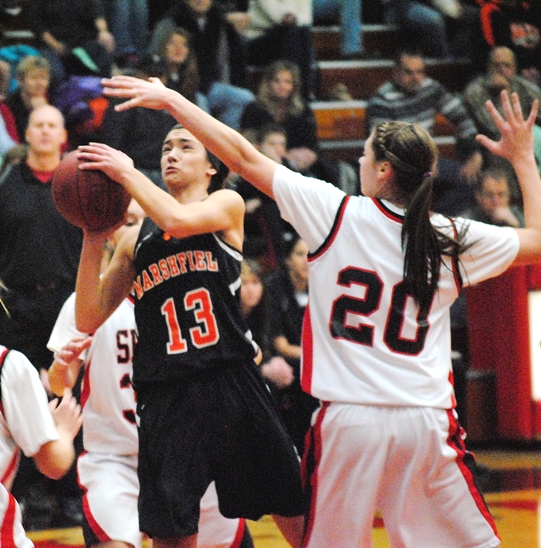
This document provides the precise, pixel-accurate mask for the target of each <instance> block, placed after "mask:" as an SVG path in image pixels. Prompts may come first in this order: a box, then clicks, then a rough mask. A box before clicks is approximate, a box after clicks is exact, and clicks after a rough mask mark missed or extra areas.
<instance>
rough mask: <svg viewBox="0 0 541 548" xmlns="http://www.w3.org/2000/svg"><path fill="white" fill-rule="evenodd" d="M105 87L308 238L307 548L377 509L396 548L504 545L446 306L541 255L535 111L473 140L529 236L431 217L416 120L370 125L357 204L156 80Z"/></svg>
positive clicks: (333, 541) (508, 112) (347, 541)
mask: <svg viewBox="0 0 541 548" xmlns="http://www.w3.org/2000/svg"><path fill="white" fill-rule="evenodd" d="M103 84H104V93H105V94H106V95H107V96H111V97H124V98H128V100H127V101H125V102H124V103H122V104H120V105H118V106H117V107H116V108H117V110H119V111H122V110H125V109H129V108H132V107H141V106H143V107H148V108H155V109H166V110H167V111H168V112H169V113H170V114H172V115H173V116H174V117H175V118H176V119H177V120H178V121H179V122H180V123H182V124H183V126H184V127H186V128H187V129H188V130H189V131H190V132H191V133H192V134H193V135H195V136H196V137H197V138H198V139H199V140H200V141H201V142H202V143H203V144H204V145H205V147H207V148H208V149H209V150H211V151H212V152H213V153H214V154H216V155H217V156H218V157H219V158H221V159H222V160H223V161H224V162H225V163H226V164H227V165H228V166H229V167H230V169H231V170H232V171H234V172H236V173H238V174H239V175H240V176H241V177H243V178H244V179H246V180H247V181H250V182H251V183H252V184H254V185H255V186H256V187H257V188H259V189H260V190H262V191H263V192H265V193H266V194H267V195H269V196H271V197H274V198H275V199H276V201H277V203H278V206H279V208H280V211H281V214H282V216H283V217H284V219H285V220H287V221H289V222H290V223H291V224H292V225H293V227H294V228H295V229H296V230H297V232H298V233H299V234H300V235H301V237H302V238H303V239H304V240H305V241H306V242H307V243H308V246H309V250H310V256H309V265H310V266H309V280H310V281H309V287H310V295H309V305H308V308H307V313H306V317H305V324H304V333H303V355H302V360H303V363H302V368H303V369H302V385H303V388H304V390H306V391H307V392H309V393H310V394H312V395H313V396H315V397H316V398H319V399H320V400H322V401H323V402H324V403H323V405H322V406H321V408H320V409H318V410H316V412H315V413H314V417H313V426H312V431H311V442H310V446H309V447H308V448H307V450H306V452H305V456H304V465H305V466H304V468H305V471H306V474H307V475H306V478H305V479H306V486H307V488H309V489H310V494H311V502H310V510H309V516H308V524H307V528H306V531H305V535H304V540H303V546H304V547H307V548H328V547H329V546H337V547H338V546H339V547H340V548H350V547H351V548H358V547H363V548H365V547H369V546H370V545H371V540H370V536H371V527H372V520H373V516H374V511H375V510H376V508H379V509H380V510H381V512H382V514H383V519H384V521H385V526H386V528H387V532H388V535H389V538H390V541H391V545H392V546H393V547H415V548H434V547H435V546H445V547H446V548H450V547H453V548H455V547H456V548H458V547H460V548H492V547H496V546H498V545H499V544H500V540H499V537H498V534H497V531H496V527H495V524H494V521H493V519H492V518H491V516H490V514H489V512H488V510H487V508H486V505H485V503H484V500H483V498H482V495H481V494H480V492H479V491H478V489H477V488H476V486H475V485H474V481H473V476H472V473H471V471H470V468H469V466H468V465H469V464H471V462H472V460H473V457H472V456H471V455H470V454H469V453H468V452H467V451H466V449H465V446H464V441H463V439H464V434H463V431H462V429H461V427H460V425H459V424H458V422H457V420H456V414H455V412H454V404H455V402H454V396H453V386H452V374H451V360H450V346H451V345H450V325H449V307H450V306H451V304H452V302H453V301H454V300H455V298H456V297H457V295H458V293H459V291H460V288H461V286H462V285H470V284H475V283H477V282H480V281H482V280H484V279H487V278H490V277H492V276H496V275H498V274H500V273H501V272H503V271H504V270H505V269H507V268H508V267H509V266H511V265H519V264H529V263H533V262H538V261H541V216H540V215H539V211H540V210H541V180H540V177H539V172H538V170H537V165H536V163H535V159H534V154H533V138H532V126H533V124H534V121H535V117H536V113H537V108H538V105H537V103H536V104H535V105H534V107H533V109H532V112H531V113H530V114H529V116H528V118H527V119H524V117H523V113H522V111H521V108H520V103H519V99H518V97H517V95H516V94H513V95H512V96H511V98H509V97H508V95H507V94H506V92H503V93H502V102H503V106H504V113H505V117H502V116H501V115H500V114H499V113H498V112H497V110H496V109H495V108H494V106H493V104H492V103H490V102H489V103H487V109H488V111H489V112H490V114H491V116H492V118H493V119H494V121H495V123H496V125H497V127H498V129H499V131H500V133H501V139H500V141H498V142H495V141H492V140H490V139H488V138H487V137H485V136H479V137H478V140H479V142H480V143H481V144H482V145H484V146H485V147H486V148H487V149H488V150H490V151H491V152H492V153H494V154H497V155H499V156H501V157H503V158H505V159H507V160H508V161H510V162H511V164H512V165H513V168H514V169H515V172H516V174H517V177H518V180H519V182H520V187H521V191H522V196H523V199H524V204H525V219H526V228H524V229H520V228H517V229H514V228H509V227H506V228H504V227H495V226H489V225H483V224H482V223H476V222H473V221H472V222H468V221H465V220H463V219H456V220H455V221H452V220H450V219H447V218H445V217H443V216H441V215H436V214H431V213H430V210H429V207H430V203H431V195H432V175H433V170H434V166H435V165H436V159H437V148H436V146H435V144H434V142H433V140H432V139H431V138H430V136H429V135H428V134H427V133H426V131H424V130H423V129H422V128H420V127H419V126H416V125H414V124H408V123H402V122H386V123H383V124H381V125H379V126H377V127H376V128H374V130H373V132H372V133H371V135H370V137H369V139H368V140H367V142H366V144H365V153H364V155H363V157H362V158H361V159H360V165H361V167H360V175H361V187H362V192H363V194H364V196H358V197H348V196H346V195H345V194H344V193H343V192H341V191H340V190H338V189H336V188H334V187H333V186H331V185H330V184H326V183H324V182H322V181H316V180H314V179H307V178H304V177H303V176H302V175H299V174H297V173H294V172H292V171H289V170H287V169H286V168H285V167H283V166H279V165H277V164H276V163H274V162H273V161H272V160H270V159H269V158H267V157H265V156H263V155H262V154H260V153H259V152H258V151H256V150H255V148H254V147H253V146H251V145H250V144H249V143H248V142H247V141H246V140H245V139H244V138H243V137H242V136H241V135H239V134H238V133H237V132H235V131H234V130H232V129H231V128H228V127H226V126H224V125H223V124H221V123H219V122H218V121H216V120H215V119H213V118H212V117H211V116H209V115H206V114H205V113H203V112H201V111H200V110H199V109H198V108H197V107H196V106H195V105H194V104H193V103H191V102H190V101H188V100H187V99H185V98H184V97H182V96H180V95H179V94H177V93H176V92H174V91H172V90H169V89H167V88H165V87H164V86H162V85H161V83H160V82H159V81H157V80H155V79H154V80H153V79H151V80H150V81H142V80H137V79H134V78H129V77H116V78H113V79H107V80H104V81H103ZM85 150H88V149H86V148H85ZM87 158H88V159H92V156H91V155H90V156H87Z"/></svg>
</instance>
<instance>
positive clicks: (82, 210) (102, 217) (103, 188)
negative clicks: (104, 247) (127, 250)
mask: <svg viewBox="0 0 541 548" xmlns="http://www.w3.org/2000/svg"><path fill="white" fill-rule="evenodd" d="M78 163H79V161H78V159H77V151H76V150H74V151H72V152H70V153H69V154H67V155H66V156H64V158H62V161H61V162H60V165H59V166H58V168H57V170H56V171H55V174H54V176H53V180H52V183H51V185H52V187H51V189H52V195H53V201H54V204H55V206H56V209H58V211H59V213H60V214H61V215H62V217H64V219H66V220H67V221H69V222H70V223H71V224H73V225H75V226H78V227H79V228H85V229H87V230H93V231H101V230H106V229H108V228H110V227H112V226H114V225H115V224H117V223H118V222H119V221H120V220H121V219H122V218H123V217H124V214H125V213H126V210H127V209H128V205H129V203H130V200H131V196H130V194H129V193H128V192H127V191H126V190H125V189H124V188H123V187H122V185H119V184H118V183H116V182H115V181H113V180H112V179H111V178H109V177H108V176H107V175H106V174H105V173H104V172H103V171H100V170H92V171H91V170H80V169H79V168H78Z"/></svg>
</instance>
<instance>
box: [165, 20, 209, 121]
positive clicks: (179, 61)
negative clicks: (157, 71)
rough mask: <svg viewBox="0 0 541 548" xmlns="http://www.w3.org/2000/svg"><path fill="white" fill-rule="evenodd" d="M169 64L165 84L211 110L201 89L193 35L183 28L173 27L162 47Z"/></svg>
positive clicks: (201, 106) (205, 108)
mask: <svg viewBox="0 0 541 548" xmlns="http://www.w3.org/2000/svg"><path fill="white" fill-rule="evenodd" d="M160 57H161V58H162V59H163V60H164V61H165V63H166V65H167V80H166V82H165V85H166V86H167V87H168V88H171V89H174V90H175V91H178V92H179V93H181V94H182V95H183V96H184V97H186V98H187V99H189V100H190V101H192V103H195V104H196V105H198V106H199V107H200V108H202V109H203V110H204V111H205V112H210V105H209V103H208V100H207V98H206V97H205V95H203V93H201V91H199V67H198V66H197V56H196V54H195V52H194V50H193V47H192V35H191V34H190V33H189V32H188V31H187V30H186V29H183V28H180V27H176V28H173V29H172V30H171V31H170V32H169V34H168V35H167V36H166V38H165V40H164V42H163V45H162V47H161V49H160Z"/></svg>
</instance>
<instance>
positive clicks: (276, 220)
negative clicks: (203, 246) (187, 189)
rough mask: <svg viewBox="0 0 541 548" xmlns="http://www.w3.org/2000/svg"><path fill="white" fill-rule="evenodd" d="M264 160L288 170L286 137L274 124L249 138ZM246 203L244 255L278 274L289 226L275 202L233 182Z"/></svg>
mask: <svg viewBox="0 0 541 548" xmlns="http://www.w3.org/2000/svg"><path fill="white" fill-rule="evenodd" d="M246 136H247V137H248V138H249V139H250V140H251V141H252V143H253V144H254V146H255V147H256V148H257V149H258V150H260V151H261V152H262V153H263V154H265V156H268V157H269V158H271V159H272V160H274V161H275V162H277V163H279V164H283V165H286V166H288V167H289V162H288V161H287V157H286V156H287V135H286V131H285V129H284V128H283V127H282V126H280V125H278V124H275V123H270V124H268V125H266V126H264V127H262V128H261V129H260V130H259V131H253V132H248V133H247V135H246ZM229 186H230V187H231V188H233V189H234V190H236V191H237V192H238V193H239V194H240V195H241V196H242V198H243V199H244V202H245V203H246V213H245V219H244V246H243V252H244V254H245V256H247V257H253V258H259V259H260V258H262V257H263V258H264V259H263V261H264V262H265V266H266V268H267V269H268V270H275V269H276V268H278V266H279V265H280V264H281V262H282V260H283V258H284V256H283V237H284V231H285V229H286V225H287V226H289V225H288V224H287V223H286V222H285V221H284V220H283V219H282V217H281V216H280V211H279V210H278V206H277V205H276V202H275V201H274V200H272V199H271V198H269V197H268V196H267V195H266V194H264V193H263V192H261V191H260V190H258V189H257V188H255V187H254V186H253V185H251V184H250V183H248V182H247V181H245V180H244V179H242V178H241V177H238V176H237V177H236V178H233V179H232V181H231V182H230V185H229Z"/></svg>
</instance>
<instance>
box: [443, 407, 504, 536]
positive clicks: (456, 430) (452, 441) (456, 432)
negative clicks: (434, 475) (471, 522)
mask: <svg viewBox="0 0 541 548" xmlns="http://www.w3.org/2000/svg"><path fill="white" fill-rule="evenodd" d="M447 417H448V419H449V436H448V438H447V444H448V445H449V447H451V448H452V449H454V450H455V451H456V453H457V459H456V463H457V465H458V467H459V469H460V471H461V472H462V475H463V476H464V479H465V480H466V483H467V485H468V488H469V490H470V494H471V496H472V498H473V500H474V501H475V504H476V505H477V508H478V509H479V511H480V512H481V514H483V516H484V518H485V519H486V521H487V523H488V524H489V525H490V527H492V530H493V531H494V534H495V535H496V536H497V537H498V538H500V535H499V534H498V530H497V529H496V523H495V522H494V518H493V517H492V516H491V514H490V512H489V510H488V508H487V505H486V502H485V499H484V498H483V495H482V494H481V493H480V491H479V489H478V488H477V486H476V485H475V482H474V479H473V474H472V471H471V470H470V469H469V468H468V466H467V465H466V463H465V462H464V459H465V457H466V455H467V454H468V451H467V450H466V446H465V444H464V436H465V433H464V430H463V429H462V427H461V426H460V424H459V423H458V421H457V420H456V417H455V414H454V412H453V410H452V409H448V410H447ZM469 457H470V458H471V457H472V456H471V454H470V455H469Z"/></svg>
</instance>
